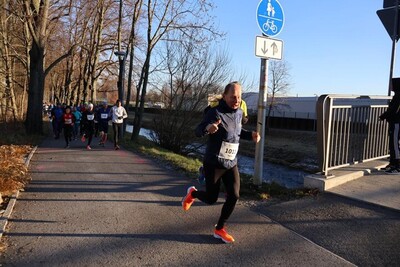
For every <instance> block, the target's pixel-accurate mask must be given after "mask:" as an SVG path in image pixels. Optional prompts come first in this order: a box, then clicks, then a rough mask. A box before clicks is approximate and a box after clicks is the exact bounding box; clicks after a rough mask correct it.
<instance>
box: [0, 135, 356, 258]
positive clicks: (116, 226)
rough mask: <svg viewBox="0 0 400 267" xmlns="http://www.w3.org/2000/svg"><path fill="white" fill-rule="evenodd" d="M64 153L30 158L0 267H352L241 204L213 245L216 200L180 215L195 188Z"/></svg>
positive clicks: (57, 147)
mask: <svg viewBox="0 0 400 267" xmlns="http://www.w3.org/2000/svg"><path fill="white" fill-rule="evenodd" d="M63 145H64V143H63V141H61V140H52V139H47V140H45V141H44V142H43V143H42V145H40V146H39V148H38V149H37V151H36V153H35V154H34V156H33V158H32V160H31V163H30V171H31V174H32V182H31V183H30V184H29V186H28V187H27V188H26V191H25V192H21V194H20V196H19V198H18V200H17V202H16V205H15V208H14V211H13V213H12V216H11V219H10V222H9V224H8V227H7V230H6V232H5V233H4V236H3V240H4V241H5V242H6V244H7V246H8V247H7V248H6V250H5V252H4V253H3V254H2V256H1V260H0V264H1V266H106V265H110V266H278V265H281V266H352V264H351V263H350V262H348V261H346V260H344V259H342V258H340V257H339V256H337V255H335V254H333V253H331V252H329V251H327V250H325V249H324V248H322V247H320V246H318V245H316V244H314V243H312V242H311V241H309V240H307V239H305V238H303V237H301V236H299V235H297V234H295V233H294V232H292V231H290V230H288V229H287V228H285V227H283V226H281V225H280V224H277V223H275V222H273V221H272V220H271V219H269V218H268V217H266V216H264V215H261V214H260V213H257V212H254V211H251V210H250V209H249V208H248V207H246V206H244V205H242V204H241V203H239V204H238V206H237V208H236V209H235V211H234V213H233V215H232V217H231V219H230V222H229V224H228V229H229V231H230V232H231V233H232V234H233V235H234V237H235V238H236V242H235V243H234V244H224V243H222V242H221V241H220V240H217V239H215V238H213V236H212V230H213V225H214V224H215V223H216V221H217V218H218V216H219V212H220V209H221V203H222V201H223V195H221V197H220V200H219V203H218V204H217V205H213V206H206V205H204V204H201V203H200V202H199V201H197V202H195V203H194V205H193V206H192V208H191V209H190V210H189V211H188V212H184V211H183V210H182V207H181V198H182V196H183V195H184V194H185V192H186V189H187V187H188V186H189V185H191V184H194V183H195V181H190V180H189V179H187V178H186V177H184V176H183V175H182V174H179V173H177V172H175V171H173V170H171V169H169V168H167V167H165V166H163V164H160V163H159V162H156V161H154V160H152V159H149V158H146V157H143V156H141V155H139V154H135V153H132V152H128V151H126V150H123V149H122V150H118V151H115V150H113V149H112V147H111V143H109V144H107V146H106V148H100V147H97V146H96V145H93V149H92V150H91V151H89V150H86V149H84V148H83V144H82V143H81V142H80V141H74V142H73V143H72V146H71V148H70V149H63Z"/></svg>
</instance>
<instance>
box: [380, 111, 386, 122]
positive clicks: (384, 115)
mask: <svg viewBox="0 0 400 267" xmlns="http://www.w3.org/2000/svg"><path fill="white" fill-rule="evenodd" d="M379 119H380V120H382V121H383V120H386V119H387V112H384V113H382V114H381V115H380V116H379Z"/></svg>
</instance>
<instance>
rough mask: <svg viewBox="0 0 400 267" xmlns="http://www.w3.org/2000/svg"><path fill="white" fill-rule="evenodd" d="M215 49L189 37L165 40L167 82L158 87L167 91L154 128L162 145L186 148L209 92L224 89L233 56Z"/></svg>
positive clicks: (173, 149) (175, 150)
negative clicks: (161, 110) (178, 41)
mask: <svg viewBox="0 0 400 267" xmlns="http://www.w3.org/2000/svg"><path fill="white" fill-rule="evenodd" d="M216 51H217V49H213V48H208V49H203V48H199V47H198V46H196V44H193V43H191V42H190V38H189V39H186V38H183V39H182V41H181V42H180V43H177V42H175V43H167V44H166V48H165V53H164V55H165V57H166V58H165V61H164V62H165V64H164V65H163V66H164V68H165V75H164V77H165V78H164V79H163V80H164V81H165V83H164V84H163V85H162V86H161V87H160V88H159V91H160V92H161V93H164V99H165V100H166V109H164V110H163V112H162V113H161V114H160V116H158V117H157V119H155V121H154V132H155V135H156V137H157V141H158V142H159V144H160V145H161V146H162V147H165V148H167V149H170V150H172V151H174V152H177V153H181V152H184V150H185V149H186V148H187V145H188V144H189V143H191V141H192V140H193V131H192V128H191V126H192V125H194V123H195V122H197V121H198V120H199V116H200V118H201V116H202V114H203V110H204V108H205V107H206V106H207V105H208V103H207V97H208V95H209V94H215V93H217V92H221V90H222V88H223V87H222V86H220V85H221V84H224V83H225V81H226V77H228V76H229V72H230V60H229V57H228V56H227V55H226V54H225V53H223V52H222V53H219V52H216ZM160 67H161V66H160ZM166 89H168V91H167V90H166ZM167 92H168V93H167ZM196 115H197V116H196ZM186 152H188V150H186Z"/></svg>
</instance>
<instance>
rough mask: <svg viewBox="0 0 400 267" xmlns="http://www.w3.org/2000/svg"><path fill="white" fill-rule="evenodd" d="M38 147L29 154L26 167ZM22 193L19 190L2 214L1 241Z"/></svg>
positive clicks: (0, 220)
mask: <svg viewBox="0 0 400 267" xmlns="http://www.w3.org/2000/svg"><path fill="white" fill-rule="evenodd" d="M36 149H37V146H35V147H34V148H33V149H32V150H31V152H30V153H29V155H28V157H27V158H26V159H25V166H26V167H28V166H29V163H30V161H31V159H32V157H33V154H34V153H35V152H36ZM19 193H20V191H19V190H18V191H17V192H15V193H14V194H13V195H12V196H11V198H10V201H9V202H8V204H7V208H6V210H5V212H4V213H3V214H2V216H1V217H0V239H1V238H2V237H3V234H4V232H5V231H6V227H7V223H8V220H9V219H10V217H11V213H12V211H13V209H14V206H15V203H16V202H17V198H18V196H19Z"/></svg>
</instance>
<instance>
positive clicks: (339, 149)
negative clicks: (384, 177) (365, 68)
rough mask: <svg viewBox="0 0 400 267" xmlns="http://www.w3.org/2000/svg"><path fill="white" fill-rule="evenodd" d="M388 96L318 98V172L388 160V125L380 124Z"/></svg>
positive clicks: (333, 96) (325, 96) (331, 96)
mask: <svg viewBox="0 0 400 267" xmlns="http://www.w3.org/2000/svg"><path fill="white" fill-rule="evenodd" d="M390 99H391V97H389V96H356V95H321V96H320V97H319V98H318V102H317V107H316V112H317V142H318V158H319V169H320V171H321V173H322V174H323V175H324V176H325V177H328V172H329V171H330V170H333V169H337V168H340V167H344V166H348V165H352V164H357V163H360V162H366V161H371V160H375V159H380V158H385V157H388V156H389V151H388V144H389V138H388V124H387V123H386V122H385V121H381V120H379V116H380V115H381V114H382V113H383V112H384V111H385V110H386V108H387V106H388V102H389V101H390Z"/></svg>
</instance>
